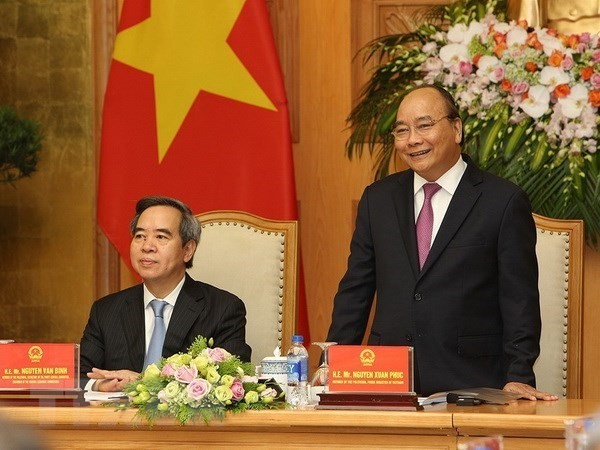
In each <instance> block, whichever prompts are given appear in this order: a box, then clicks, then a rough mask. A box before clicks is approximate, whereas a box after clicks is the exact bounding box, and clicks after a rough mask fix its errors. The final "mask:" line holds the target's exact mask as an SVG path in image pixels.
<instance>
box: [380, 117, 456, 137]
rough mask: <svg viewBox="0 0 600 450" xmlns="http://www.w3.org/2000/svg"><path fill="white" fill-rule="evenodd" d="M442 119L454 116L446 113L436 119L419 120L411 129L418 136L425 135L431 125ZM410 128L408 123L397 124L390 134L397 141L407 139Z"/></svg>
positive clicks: (430, 128)
mask: <svg viewBox="0 0 600 450" xmlns="http://www.w3.org/2000/svg"><path fill="white" fill-rule="evenodd" d="M443 119H448V120H454V119H455V117H450V116H448V115H446V116H442V117H440V118H439V119H437V120H426V121H424V122H419V123H417V124H416V125H414V126H413V127H412V129H413V130H415V133H417V134H418V135H420V136H425V135H426V134H427V133H429V132H430V131H431V130H432V129H433V127H434V126H435V125H436V124H437V123H438V122H439V121H441V120H443ZM410 129H411V126H410V125H406V124H403V123H402V124H399V125H397V126H396V128H394V129H393V130H392V135H393V136H394V138H395V139H396V140H397V141H405V140H406V139H408V135H409V134H410Z"/></svg>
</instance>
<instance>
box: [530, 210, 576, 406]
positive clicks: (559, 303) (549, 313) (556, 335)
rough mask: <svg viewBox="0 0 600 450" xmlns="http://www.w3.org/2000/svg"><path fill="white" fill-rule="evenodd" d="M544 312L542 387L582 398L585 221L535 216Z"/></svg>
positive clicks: (540, 364) (538, 364)
mask: <svg viewBox="0 0 600 450" xmlns="http://www.w3.org/2000/svg"><path fill="white" fill-rule="evenodd" d="M533 216H534V219H535V225H536V228H537V245H536V254H537V258H538V267H539V272H540V277H539V290H540V307H541V313H542V337H541V339H540V347H541V351H540V357H539V358H538V360H537V361H536V363H535V366H534V371H535V374H536V381H537V387H538V389H540V390H543V391H547V392H552V393H554V394H556V395H558V396H562V397H566V398H581V395H582V383H581V373H582V362H583V361H582V348H581V345H582V336H581V329H582V319H581V313H582V289H583V286H582V281H583V246H584V235H583V221H581V220H559V219H551V218H548V217H543V216H539V215H537V214H534V215H533Z"/></svg>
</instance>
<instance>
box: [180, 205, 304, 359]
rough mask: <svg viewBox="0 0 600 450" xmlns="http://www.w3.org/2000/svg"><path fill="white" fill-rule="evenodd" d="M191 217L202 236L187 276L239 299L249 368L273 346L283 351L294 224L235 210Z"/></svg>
mask: <svg viewBox="0 0 600 450" xmlns="http://www.w3.org/2000/svg"><path fill="white" fill-rule="evenodd" d="M196 217H197V218H198V219H199V220H200V222H201V224H202V234H201V236H200V244H199V246H198V249H197V251H196V256H195V257H194V266H193V267H192V268H191V269H189V270H188V272H189V273H190V275H191V276H192V277H193V278H195V279H197V280H201V281H204V282H207V283H210V284H212V285H214V286H217V287H219V288H221V289H225V290H227V291H229V292H232V293H233V294H235V295H237V296H238V297H240V298H241V299H242V300H243V301H244V303H245V305H246V310H247V316H246V317H247V320H248V324H247V326H246V341H247V342H248V344H249V345H250V346H251V347H252V363H253V364H254V365H258V364H259V363H260V361H261V359H262V358H264V357H265V356H269V355H270V356H272V355H273V351H274V350H275V347H277V346H279V347H280V348H281V349H282V353H284V352H285V351H287V346H288V344H289V343H290V342H291V341H292V335H293V333H294V330H295V321H296V283H297V276H296V273H297V251H298V250H297V249H298V237H297V222H296V221H275V220H268V219H264V218H261V217H258V216H255V215H252V214H249V213H244V212H240V211H211V212H207V213H204V214H198V215H197V216H196Z"/></svg>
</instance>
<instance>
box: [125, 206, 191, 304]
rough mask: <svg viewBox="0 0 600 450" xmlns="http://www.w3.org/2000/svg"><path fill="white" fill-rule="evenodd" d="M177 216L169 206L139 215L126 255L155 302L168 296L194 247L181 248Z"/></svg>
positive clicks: (182, 274) (185, 246)
mask: <svg viewBox="0 0 600 450" xmlns="http://www.w3.org/2000/svg"><path fill="white" fill-rule="evenodd" d="M180 224H181V212H179V211H178V210H177V209H175V208H173V207H171V206H152V207H150V208H148V209H146V210H145V211H144V212H142V214H141V215H140V217H139V219H138V222H137V226H136V228H135V229H134V233H133V237H132V239H131V244H130V246H129V253H130V257H131V264H132V265H133V268H134V269H135V271H136V272H137V273H138V274H139V275H140V276H141V277H142V278H143V280H144V284H145V285H146V287H147V288H148V289H149V290H150V292H152V293H153V294H154V295H155V296H157V297H158V298H164V297H165V296H166V295H167V294H169V293H170V292H171V291H172V290H173V289H174V288H175V286H177V283H179V281H181V279H182V278H183V276H184V274H185V263H186V262H187V261H189V260H190V259H191V258H192V256H193V255H194V251H195V249H196V243H195V242H194V241H189V242H187V243H186V244H185V245H183V242H182V240H181V236H180V234H179V225H180Z"/></svg>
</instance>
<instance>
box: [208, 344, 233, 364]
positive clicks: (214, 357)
mask: <svg viewBox="0 0 600 450" xmlns="http://www.w3.org/2000/svg"><path fill="white" fill-rule="evenodd" d="M227 356H229V353H227V351H225V350H223V349H222V348H219V347H217V348H209V349H208V357H209V358H210V360H211V361H212V362H217V363H218V362H223V361H225V359H227Z"/></svg>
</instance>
